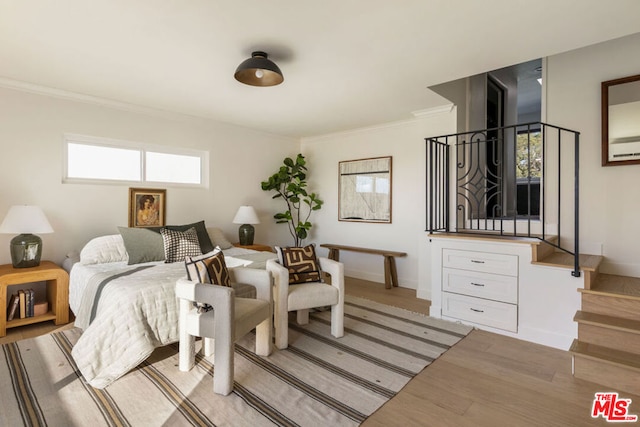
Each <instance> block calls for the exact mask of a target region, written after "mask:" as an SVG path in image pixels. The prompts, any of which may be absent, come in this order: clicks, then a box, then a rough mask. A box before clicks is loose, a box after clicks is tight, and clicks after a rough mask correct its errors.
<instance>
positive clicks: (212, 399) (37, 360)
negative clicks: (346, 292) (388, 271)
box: [0, 296, 471, 427]
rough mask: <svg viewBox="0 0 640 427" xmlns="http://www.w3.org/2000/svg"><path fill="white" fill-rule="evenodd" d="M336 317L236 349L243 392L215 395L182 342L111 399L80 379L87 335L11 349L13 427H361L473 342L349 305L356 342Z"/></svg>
mask: <svg viewBox="0 0 640 427" xmlns="http://www.w3.org/2000/svg"><path fill="white" fill-rule="evenodd" d="M329 318H330V312H328V311H326V312H323V311H320V312H314V313H311V316H310V322H309V324H308V325H305V326H303V327H302V326H298V325H296V324H295V323H292V324H290V332H289V342H290V346H289V348H288V349H287V350H280V351H278V350H276V351H274V353H273V354H272V355H271V356H269V357H259V356H256V355H255V354H254V353H253V349H254V336H253V335H252V334H249V335H247V336H245V337H244V338H243V339H242V340H241V341H240V342H239V343H238V344H237V345H236V355H235V385H234V391H233V393H232V394H230V395H229V396H226V397H225V396H219V395H217V394H214V393H213V380H212V375H213V374H214V367H213V365H212V364H211V363H210V362H209V361H208V360H206V359H204V358H202V357H200V358H199V359H198V360H197V362H198V363H197V365H196V367H194V368H193V369H192V370H191V371H190V372H180V371H179V370H178V354H177V344H174V345H170V346H166V347H162V348H159V349H157V350H156V351H155V352H154V353H153V354H152V355H151V356H150V357H149V359H148V360H146V361H145V362H144V363H143V364H142V365H140V366H139V367H138V368H136V369H134V370H133V371H131V372H129V373H128V374H127V375H125V376H124V377H122V378H120V379H119V380H117V381H116V382H115V383H114V384H112V385H110V386H109V387H107V388H106V389H104V390H98V389H94V388H92V387H91V386H89V385H88V384H87V383H86V382H85V381H84V380H83V378H82V377H81V376H80V374H79V372H78V370H77V369H76V366H75V364H74V361H73V359H72V358H71V348H72V346H73V344H74V343H75V342H76V340H77V339H78V337H79V334H80V330H79V329H71V330H67V331H63V332H57V333H52V334H49V335H44V336H41V337H37V338H32V339H27V340H23V341H18V342H16V343H10V344H4V345H2V352H1V353H0V358H1V359H2V360H1V361H0V425H2V426H19V425H29V426H45V425H48V426H91V427H97V426H188V425H194V426H273V425H280V426H295V425H299V426H319V425H326V426H356V425H359V424H360V423H362V422H363V421H364V420H365V419H366V418H367V417H368V416H370V415H371V414H372V413H373V412H375V411H376V409H378V408H379V407H380V406H382V405H383V404H384V403H385V402H386V401H388V400H389V399H391V398H393V396H395V394H396V393H397V392H398V391H400V389H402V387H403V386H404V385H405V384H406V383H407V382H408V381H409V380H410V379H411V378H413V377H414V376H415V375H416V374H417V373H419V372H420V371H421V370H422V369H423V368H424V367H425V366H427V365H429V364H430V363H431V362H433V361H434V360H435V359H436V358H437V357H438V356H440V355H441V354H442V353H443V352H445V351H446V350H447V349H448V348H450V347H451V346H452V345H454V344H455V343H457V342H458V341H459V340H460V339H462V338H463V337H464V336H465V335H466V334H467V333H469V331H470V329H471V328H469V327H467V326H463V325H459V324H454V323H450V322H446V321H441V320H438V319H433V318H429V317H426V316H423V315H420V314H415V313H411V312H408V311H406V310H402V309H398V308H393V307H389V306H386V305H382V304H378V303H375V302H372V301H369V300H364V299H359V298H355V297H350V296H347V298H346V304H345V336H344V337H343V338H340V339H335V338H333V337H332V336H331V335H330V333H329Z"/></svg>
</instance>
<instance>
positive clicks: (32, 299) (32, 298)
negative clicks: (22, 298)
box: [27, 289, 36, 317]
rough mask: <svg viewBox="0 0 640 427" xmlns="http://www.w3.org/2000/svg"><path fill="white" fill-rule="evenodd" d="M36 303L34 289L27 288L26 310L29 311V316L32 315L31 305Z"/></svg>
mask: <svg viewBox="0 0 640 427" xmlns="http://www.w3.org/2000/svg"><path fill="white" fill-rule="evenodd" d="M35 304H36V291H34V290H33V289H29V310H27V312H28V313H29V317H33V307H34V306H35Z"/></svg>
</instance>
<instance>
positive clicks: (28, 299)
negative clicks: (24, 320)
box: [24, 289, 31, 317]
mask: <svg viewBox="0 0 640 427" xmlns="http://www.w3.org/2000/svg"><path fill="white" fill-rule="evenodd" d="M30 306H31V292H29V289H25V290H24V317H31V310H30V309H29V307H30Z"/></svg>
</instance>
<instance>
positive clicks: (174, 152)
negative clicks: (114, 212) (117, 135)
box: [63, 134, 209, 187]
mask: <svg viewBox="0 0 640 427" xmlns="http://www.w3.org/2000/svg"><path fill="white" fill-rule="evenodd" d="M64 149H65V156H64V159H65V168H64V177H63V181H64V182H91V183H95V182H120V183H158V184H174V185H186V186H198V187H208V184H209V177H208V170H209V166H208V164H209V153H208V152H206V151H198V150H189V149H183V148H178V147H164V146H154V145H150V144H142V143H136V142H131V141H121V140H112V139H107V138H97V137H91V136H84V135H72V134H66V135H65V137H64Z"/></svg>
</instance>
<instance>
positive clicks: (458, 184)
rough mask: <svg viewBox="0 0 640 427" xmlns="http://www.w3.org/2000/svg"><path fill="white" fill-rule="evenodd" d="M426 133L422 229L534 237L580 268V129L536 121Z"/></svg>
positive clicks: (578, 271) (578, 272)
mask: <svg viewBox="0 0 640 427" xmlns="http://www.w3.org/2000/svg"><path fill="white" fill-rule="evenodd" d="M425 141H426V143H427V151H426V152H427V176H426V178H427V193H428V194H427V209H426V212H427V219H426V220H427V230H426V231H428V232H430V233H442V232H446V233H460V234H474V235H477V234H483V235H494V236H495V235H499V236H513V237H528V238H536V239H539V240H541V241H544V242H546V243H547V244H549V245H551V246H553V247H555V248H557V249H559V250H561V251H564V252H566V253H569V254H571V255H572V256H573V257H574V266H573V271H572V272H571V274H572V275H573V276H575V277H579V276H580V265H579V209H578V207H579V142H580V133H579V132H576V131H573V130H570V129H566V128H562V127H559V126H554V125H550V124H546V123H542V122H534V123H525V124H519V125H513V126H504V127H500V128H492V129H484V130H479V131H471V132H462V133H456V134H450V135H444V136H438V137H430V138H425ZM571 198H572V199H573V200H572V201H571ZM572 234H573V235H572Z"/></svg>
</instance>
